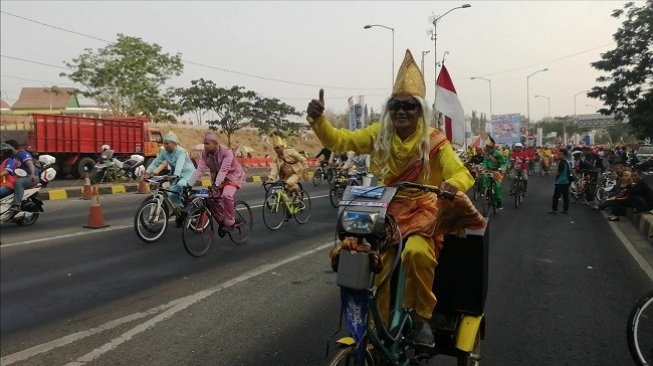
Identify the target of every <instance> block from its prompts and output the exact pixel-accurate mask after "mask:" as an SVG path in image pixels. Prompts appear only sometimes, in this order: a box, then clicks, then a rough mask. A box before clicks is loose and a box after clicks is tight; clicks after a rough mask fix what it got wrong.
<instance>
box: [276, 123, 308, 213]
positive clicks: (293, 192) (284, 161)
mask: <svg viewBox="0 0 653 366" xmlns="http://www.w3.org/2000/svg"><path fill="white" fill-rule="evenodd" d="M272 147H273V148H274V152H276V153H277V156H276V158H275V159H274V160H273V161H272V165H270V172H269V174H268V179H269V180H275V179H276V178H277V177H278V178H279V179H280V180H281V181H283V184H284V186H285V187H286V189H287V190H288V193H289V194H290V196H291V198H293V200H296V199H298V198H299V197H300V194H299V184H298V183H299V179H300V178H305V174H306V173H307V171H308V170H307V169H308V166H307V165H306V158H305V157H304V156H302V155H301V154H300V153H298V152H297V150H295V149H291V148H288V147H286V141H284V139H283V138H281V137H279V136H274V138H273V139H272Z"/></svg>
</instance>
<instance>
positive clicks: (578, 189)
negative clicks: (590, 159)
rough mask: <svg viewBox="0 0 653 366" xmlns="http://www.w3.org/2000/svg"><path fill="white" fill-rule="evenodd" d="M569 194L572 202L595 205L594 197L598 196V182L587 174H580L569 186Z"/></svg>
mask: <svg viewBox="0 0 653 366" xmlns="http://www.w3.org/2000/svg"><path fill="white" fill-rule="evenodd" d="M569 194H570V196H571V202H574V203H575V202H578V201H579V200H582V202H583V203H585V204H586V205H590V206H591V205H593V203H594V202H593V201H594V196H595V194H596V181H594V180H592V178H591V177H590V176H589V175H587V174H580V176H579V177H578V178H577V179H576V180H575V181H573V182H572V183H571V185H570V186H569Z"/></svg>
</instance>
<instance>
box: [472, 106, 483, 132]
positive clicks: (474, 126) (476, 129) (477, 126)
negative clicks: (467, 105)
mask: <svg viewBox="0 0 653 366" xmlns="http://www.w3.org/2000/svg"><path fill="white" fill-rule="evenodd" d="M470 124H471V127H472V134H474V135H477V134H479V133H480V125H481V120H480V119H479V118H478V113H477V112H476V111H472V120H471V123H470Z"/></svg>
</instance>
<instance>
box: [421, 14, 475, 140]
mask: <svg viewBox="0 0 653 366" xmlns="http://www.w3.org/2000/svg"><path fill="white" fill-rule="evenodd" d="M469 7H471V5H469V4H463V5H461V6H457V7H455V8H452V9H449V10H448V11H447V12H446V13H444V14H442V15H440V16H439V17H435V16H433V17H432V20H431V24H433V34H432V37H431V39H432V40H433V60H434V61H435V77H434V78H433V80H434V82H433V86H434V87H435V88H434V89H433V118H434V119H437V118H438V117H437V113H436V112H435V96H436V91H437V90H438V20H440V19H442V18H443V17H444V16H445V15H447V14H449V13H451V12H452V11H454V10H456V9H465V8H469ZM438 122H439V120H438ZM437 127H439V126H437Z"/></svg>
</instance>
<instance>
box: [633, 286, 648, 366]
mask: <svg viewBox="0 0 653 366" xmlns="http://www.w3.org/2000/svg"><path fill="white" fill-rule="evenodd" d="M626 332H627V333H626V335H627V339H628V348H629V349H630V355H631V356H632V357H633V360H634V361H635V363H636V364H637V365H639V366H646V365H653V291H651V292H649V293H648V294H646V295H645V296H644V297H642V298H641V299H640V300H639V301H638V302H637V304H636V305H635V307H634V308H633V310H632V311H631V312H630V316H629V317H628V327H627V329H626Z"/></svg>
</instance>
